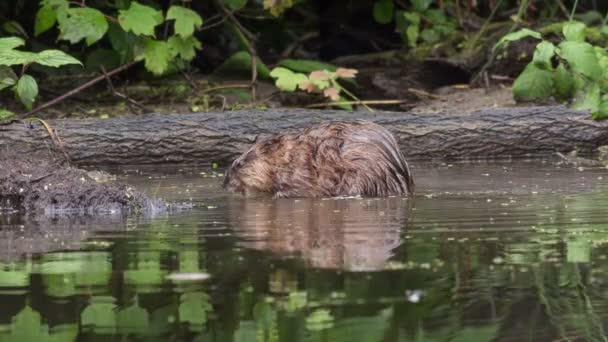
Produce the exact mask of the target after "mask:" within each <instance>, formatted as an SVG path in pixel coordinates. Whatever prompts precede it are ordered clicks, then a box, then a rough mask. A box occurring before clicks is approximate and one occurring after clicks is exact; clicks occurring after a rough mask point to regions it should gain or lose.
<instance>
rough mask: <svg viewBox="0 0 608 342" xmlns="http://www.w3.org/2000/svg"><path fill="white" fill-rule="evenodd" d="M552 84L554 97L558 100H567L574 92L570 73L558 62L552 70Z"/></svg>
mask: <svg viewBox="0 0 608 342" xmlns="http://www.w3.org/2000/svg"><path fill="white" fill-rule="evenodd" d="M553 85H554V90H555V94H554V95H555V97H556V98H557V99H558V100H562V101H565V100H568V99H570V98H572V95H573V94H574V78H573V77H572V74H570V72H569V71H568V70H566V68H565V67H564V66H563V65H562V64H561V63H560V65H559V66H558V67H557V68H556V69H555V71H554V72H553Z"/></svg>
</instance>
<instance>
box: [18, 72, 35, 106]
mask: <svg viewBox="0 0 608 342" xmlns="http://www.w3.org/2000/svg"><path fill="white" fill-rule="evenodd" d="M15 92H16V94H17V97H18V98H19V101H21V103H23V105H24V106H25V107H27V109H32V105H33V104H34V101H35V100H36V96H38V83H36V80H35V79H34V78H33V77H32V76H30V75H23V76H21V78H20V79H19V81H18V82H17V86H16V91H15Z"/></svg>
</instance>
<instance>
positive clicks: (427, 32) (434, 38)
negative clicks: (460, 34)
mask: <svg viewBox="0 0 608 342" xmlns="http://www.w3.org/2000/svg"><path fill="white" fill-rule="evenodd" d="M420 37H421V38H422V40H424V41H425V42H427V43H431V44H433V43H436V42H438V41H439V39H441V37H440V36H439V33H437V31H435V30H433V29H424V30H422V32H421V33H420Z"/></svg>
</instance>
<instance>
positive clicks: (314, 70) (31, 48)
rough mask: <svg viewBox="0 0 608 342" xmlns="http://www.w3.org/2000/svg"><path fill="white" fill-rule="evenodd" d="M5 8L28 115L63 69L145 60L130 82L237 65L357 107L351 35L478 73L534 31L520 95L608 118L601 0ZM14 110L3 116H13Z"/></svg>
mask: <svg viewBox="0 0 608 342" xmlns="http://www.w3.org/2000/svg"><path fill="white" fill-rule="evenodd" d="M0 13H3V14H2V15H0V21H1V23H2V25H1V27H0V94H2V96H6V95H8V94H10V93H12V94H14V98H15V99H16V100H18V101H19V102H20V103H21V104H22V105H23V108H25V109H26V110H32V109H35V108H36V107H38V106H40V104H41V103H40V100H39V93H40V90H41V89H40V85H41V84H47V83H48V82H49V81H50V82H52V81H53V80H54V79H55V78H56V77H57V76H65V75H89V76H87V77H88V79H89V80H92V79H94V77H97V79H95V80H96V81H95V82H92V83H97V82H102V81H103V79H104V77H103V76H104V75H105V78H106V79H107V81H108V83H110V80H109V77H110V76H114V75H115V73H113V71H116V73H118V72H122V71H123V70H126V69H127V68H128V67H129V66H130V65H134V64H140V65H141V66H139V67H137V72H131V73H129V75H128V76H126V77H127V78H128V79H131V80H133V79H135V80H137V79H151V78H161V77H167V76H171V75H178V74H180V73H186V72H188V71H189V70H192V69H199V70H201V71H202V72H203V73H204V74H216V73H217V74H223V73H224V72H225V71H227V70H228V71H231V72H233V73H234V72H236V73H238V74H240V77H241V79H242V78H249V79H250V81H249V83H248V84H245V85H241V86H240V88H247V86H249V87H250V88H251V94H252V98H250V100H251V101H255V89H254V87H255V84H256V83H257V81H258V80H269V81H273V82H274V84H275V86H276V87H277V88H278V89H279V90H280V91H285V92H302V93H305V92H307V93H310V94H313V95H315V94H316V96H318V97H319V98H320V99H325V100H326V101H328V103H327V104H328V105H333V106H334V107H341V108H344V109H352V108H353V104H356V105H363V106H366V104H365V100H367V99H366V98H360V96H357V93H356V92H353V91H352V87H355V86H356V85H357V84H358V81H357V83H355V82H354V78H355V75H356V74H357V70H355V69H353V68H352V67H351V68H346V67H342V68H340V67H341V66H342V65H335V64H339V63H331V59H332V58H331V57H327V56H334V57H335V56H343V55H349V54H350V55H352V54H356V52H357V48H358V46H357V47H353V46H351V45H352V44H351V41H350V40H348V39H343V37H351V38H353V37H354V38H353V39H354V40H352V41H358V40H359V41H363V43H361V46H363V45H365V44H368V43H369V44H368V45H370V46H371V48H370V47H367V48H363V50H365V49H367V50H370V51H386V50H389V49H393V50H396V51H401V52H403V54H401V56H402V57H403V56H405V57H403V58H401V59H400V62H401V63H403V64H407V63H408V62H409V61H408V59H419V58H425V57H433V58H435V59H437V58H439V59H449V60H450V62H452V63H454V61H456V62H455V63H456V64H458V63H461V62H462V61H463V60H464V61H471V60H482V61H485V63H481V64H480V65H476V66H473V67H470V68H469V69H470V70H468V72H470V73H471V76H472V79H474V80H478V79H479V75H481V74H483V73H484V72H487V70H488V67H489V66H491V65H493V63H495V62H496V61H498V60H500V59H501V58H503V57H505V54H506V53H507V49H506V47H507V46H508V45H510V44H518V43H520V42H525V41H526V40H530V39H536V40H540V42H539V43H538V44H537V45H536V49H535V51H534V53H533V56H532V55H526V54H525V53H523V54H521V55H520V56H511V57H507V58H515V59H517V60H518V61H519V60H526V61H527V60H530V62H529V63H528V64H527V66H525V68H523V67H522V69H521V70H519V71H518V72H520V75H519V76H518V77H517V79H516V80H515V82H514V84H513V94H514V97H515V99H516V100H518V101H537V100H547V99H554V100H557V101H560V102H563V103H571V104H572V105H573V107H574V108H577V109H584V110H588V111H590V112H591V113H592V114H593V117H594V118H596V119H603V118H605V117H608V94H607V93H608V86H607V84H608V82H606V79H607V77H608V53H607V52H606V44H607V43H608V26H607V25H606V24H607V19H608V15H606V13H608V6H606V4H599V5H598V4H597V2H594V1H585V0H580V1H578V0H572V1H558V2H555V1H534V2H531V1H528V0H521V1H515V0H497V1H488V2H478V3H475V2H470V1H463V0H410V1H396V0H395V1H394V0H375V1H373V2H369V3H365V4H364V3H357V4H353V3H351V2H349V1H336V2H331V4H330V3H324V2H322V1H315V0H214V1H203V2H190V1H169V2H167V1H161V0H139V1H134V0H113V1H101V0H80V1H68V0H18V1H15V2H14V3H13V2H11V4H9V3H3V4H0ZM327 13H330V14H327ZM503 24H506V25H503ZM358 26H360V27H361V32H362V33H359V32H357V31H356V30H355V29H354V28H357V27H358ZM497 28H498V29H497ZM504 28H507V29H504ZM342 29H343V30H344V32H342V31H340V30H342ZM334 32H338V33H334ZM368 33H369V34H370V37H366V36H361V34H363V35H365V34H368ZM374 34H375V36H374ZM500 37H502V39H500ZM366 40H367V41H366ZM307 44H308V45H307ZM303 46H306V51H305V52H304V53H300V54H299V55H296V54H294V51H295V50H297V49H298V48H300V47H303ZM492 47H493V48H492ZM324 49H325V50H332V49H333V50H332V51H331V53H330V54H327V53H325V52H324V51H322V50H324ZM367 50H366V51H367ZM362 53H365V52H362ZM482 65H483V66H482ZM121 67H123V68H124V69H120V70H118V69H119V68H121ZM83 78H85V79H86V77H83ZM41 82H42V83H41ZM79 84H82V82H80V83H75V84H74V85H73V86H72V88H74V87H76V86H78V85H79ZM243 91H245V90H243ZM114 93H115V94H116V93H117V92H116V91H114ZM57 95H61V94H57ZM287 96H289V95H287ZM123 98H127V96H126V95H123ZM203 102H205V103H206V100H205V101H203ZM5 106H6V102H0V120H2V119H6V118H10V117H11V116H13V115H14V114H13V113H12V112H10V111H9V110H8V109H9V108H8V107H5ZM194 107H196V108H199V107H200V106H198V105H197V106H194ZM204 107H205V108H207V107H208V106H207V105H205V106H204ZM15 108H16V107H14V106H13V107H11V109H13V110H15Z"/></svg>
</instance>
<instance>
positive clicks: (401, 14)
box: [373, 0, 456, 48]
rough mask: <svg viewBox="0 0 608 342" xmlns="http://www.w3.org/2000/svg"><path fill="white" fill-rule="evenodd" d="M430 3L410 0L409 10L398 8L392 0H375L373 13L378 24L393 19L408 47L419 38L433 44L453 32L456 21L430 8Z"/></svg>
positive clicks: (425, 0) (430, 0) (426, 0)
mask: <svg viewBox="0 0 608 342" xmlns="http://www.w3.org/2000/svg"><path fill="white" fill-rule="evenodd" d="M397 3H399V2H397ZM432 3H433V0H412V1H411V7H410V8H409V10H400V9H396V8H395V4H394V3H393V0H376V2H375V3H374V10H373V15H374V19H375V20H376V22H378V23H380V24H388V23H391V22H392V21H393V20H394V21H395V27H396V29H397V31H399V32H400V33H401V37H402V39H403V41H404V42H406V43H407V44H408V45H409V46H410V47H413V48H414V47H416V46H417V44H418V42H419V41H420V40H422V41H424V42H426V43H430V44H434V43H437V42H439V41H440V40H441V39H442V38H444V37H446V36H448V35H450V34H451V33H453V32H454V31H455V30H456V23H455V22H454V20H453V19H451V18H449V17H448V16H446V15H445V14H444V13H443V11H441V10H439V9H435V8H431V5H432Z"/></svg>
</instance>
